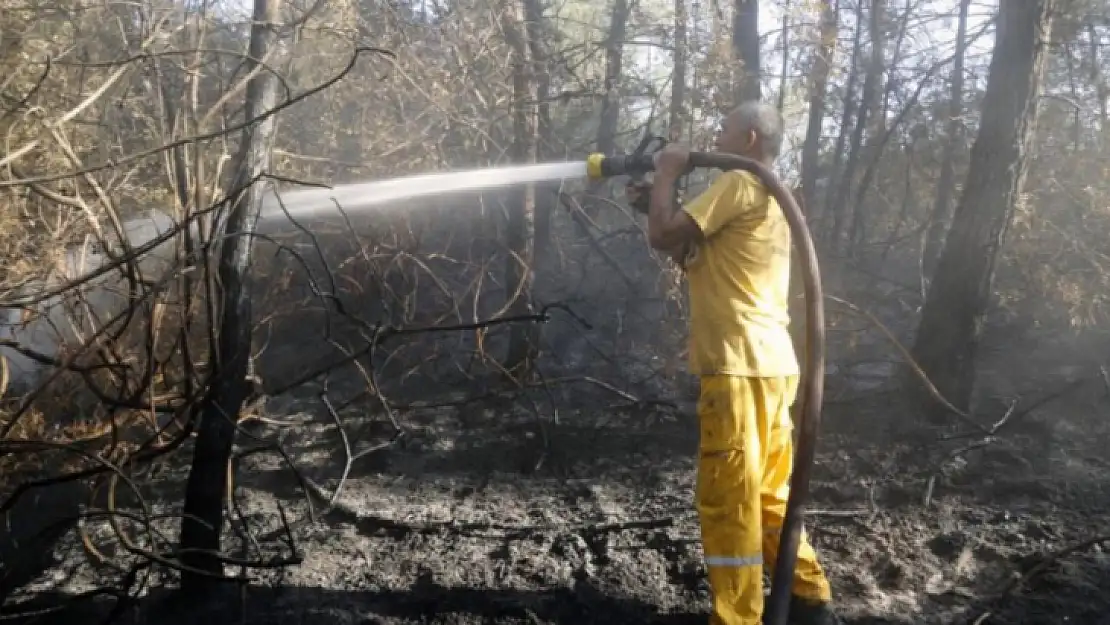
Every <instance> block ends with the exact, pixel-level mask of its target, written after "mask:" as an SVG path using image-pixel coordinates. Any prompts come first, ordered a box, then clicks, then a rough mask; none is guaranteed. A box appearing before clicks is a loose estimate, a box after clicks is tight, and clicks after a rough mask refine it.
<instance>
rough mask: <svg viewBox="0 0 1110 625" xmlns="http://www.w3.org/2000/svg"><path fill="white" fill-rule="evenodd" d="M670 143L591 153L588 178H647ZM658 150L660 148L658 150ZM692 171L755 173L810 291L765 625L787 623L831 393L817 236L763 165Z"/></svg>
mask: <svg viewBox="0 0 1110 625" xmlns="http://www.w3.org/2000/svg"><path fill="white" fill-rule="evenodd" d="M665 144H666V141H665V140H663V139H662V138H660V137H648V136H645V138H644V140H643V141H641V142H640V145H639V146H638V147H637V148H636V150H634V151H633V152H632V153H630V154H619V155H613V156H606V155H604V154H591V155H590V156H589V157H588V158H587V159H586V175H587V176H588V177H589V178H591V179H601V178H611V177H615V176H630V177H633V178H641V177H643V176H644V174H646V173H648V172H651V171H654V170H655V153H656V152H657V151H658V150H659V149H661V148H662V147H663V145H665ZM653 148H654V149H653ZM690 168H691V169H694V168H709V169H721V170H726V171H727V170H735V169H741V170H744V171H747V172H751V173H752V174H755V176H756V177H757V178H759V180H760V181H761V182H763V184H764V185H765V186H766V187H767V188H768V189H769V190H770V191H771V195H773V196H774V197H775V199H776V200H777V201H778V203H779V206H780V207H782V210H783V214H784V216H785V217H786V221H787V223H788V224H789V226H790V234H791V236H792V239H793V241H794V245H795V246H796V247H797V249H798V252H799V253H800V256H801V263H802V284H803V286H804V289H805V311H806V323H805V337H806V344H805V355H804V357H803V361H802V380H801V401H802V409H801V416H800V419H799V423H798V424H797V428H798V440H797V451H796V456H795V459H794V472H793V474H792V475H791V478H790V497H789V498H788V499H787V501H786V517H785V519H784V520H783V524H782V534H781V537H780V540H779V555H778V559H777V560H776V561H775V568H774V575H773V576H772V578H771V595H770V597H769V598H768V600H767V608H766V610H765V616H764V621H763V622H764V623H765V624H766V625H786V619H787V616H788V615H789V610H790V592H791V587H792V585H793V582H794V567H795V565H796V563H797V560H798V547H799V546H800V545H801V538H802V522H803V520H804V516H805V504H806V501H807V500H808V499H809V480H810V474H811V473H812V470H813V458H814V452H815V451H816V446H817V431H818V429H819V427H820V425H821V403H822V400H823V396H824V392H825V305H824V296H823V295H822V292H821V276H820V272H819V268H818V263H817V251H816V248H815V247H814V245H813V237H812V236H811V235H810V232H809V228H807V227H806V221H805V216H804V215H803V214H802V209H801V207H800V206H799V205H798V202H797V200H795V199H794V195H793V194H792V193H791V192H790V191H789V190H788V189H787V188H786V186H785V185H783V183H782V181H781V180H779V178H778V176H776V175H775V174H774V172H772V171H771V170H770V169H769V168H768V167H767V166H766V165H763V164H762V163H760V162H758V161H755V160H752V159H749V158H744V157H742V156H736V155H734V154H722V153H716V152H691V153H690Z"/></svg>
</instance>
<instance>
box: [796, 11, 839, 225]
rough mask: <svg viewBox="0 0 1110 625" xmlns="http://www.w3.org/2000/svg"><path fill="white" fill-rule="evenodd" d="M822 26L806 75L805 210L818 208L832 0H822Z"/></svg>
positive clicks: (832, 44) (833, 25)
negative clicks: (817, 192) (807, 85)
mask: <svg viewBox="0 0 1110 625" xmlns="http://www.w3.org/2000/svg"><path fill="white" fill-rule="evenodd" d="M820 11H821V17H820V21H821V26H820V30H819V32H818V37H819V39H818V41H817V45H816V46H815V50H814V54H813V68H812V69H811V70H810V74H809V120H808V122H807V124H806V138H805V143H804V144H803V145H802V197H803V199H805V205H806V209H807V210H809V211H813V210H814V209H816V207H817V199H816V198H815V197H814V195H815V193H816V190H817V177H818V171H819V168H820V164H819V160H820V154H821V152H820V150H821V134H822V131H823V126H824V123H825V97H826V92H827V91H828V85H829V69H830V68H831V67H832V58H833V54H835V53H836V36H837V15H836V8H835V7H834V6H833V0H821V8H820Z"/></svg>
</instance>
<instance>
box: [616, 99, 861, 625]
mask: <svg viewBox="0 0 1110 625" xmlns="http://www.w3.org/2000/svg"><path fill="white" fill-rule="evenodd" d="M782 134H783V123H782V118H781V116H780V115H779V113H778V111H777V110H775V109H774V108H773V107H770V106H767V105H765V104H761V103H758V102H747V103H744V104H741V105H740V106H739V107H737V108H736V109H735V110H733V111H732V112H731V113H730V114H729V115H728V116H727V118H726V119H725V121H724V123H723V125H722V127H721V130H720V133H719V135H718V137H717V142H716V147H717V149H718V150H719V151H720V152H724V153H729V154H736V155H739V156H745V157H748V158H751V159H754V160H757V161H759V162H761V163H764V164H766V165H768V166H770V165H771V164H772V163H773V162H774V160H775V158H777V157H778V155H779V151H780V149H781V146H782ZM689 154H690V152H689V150H688V149H687V148H685V147H682V146H678V145H673V144H672V145H669V146H667V147H665V148H664V149H663V150H661V151H660V152H659V153H658V154H657V155H656V160H655V175H654V181H653V183H651V184H648V183H644V182H632V183H630V184H629V186H628V187H627V188H626V192H627V194H628V198H629V200H630V201H631V202H632V203H637V202H641V201H642V200H643V198H644V196H645V195H646V196H647V198H648V211H647V212H648V239H649V243H650V244H651V246H652V247H653V248H655V249H657V250H661V251H664V252H666V253H668V254H670V255H671V257H672V258H674V259H676V261H678V262H679V264H680V265H681V266H682V267H683V269H684V271H685V273H686V277H687V280H688V283H689V290H690V338H689V358H690V371H691V373H693V374H695V375H697V376H700V384H701V395H700V397H699V399H698V407H697V412H698V420H699V421H700V429H701V436H700V444H699V451H698V475H697V487H696V494H695V499H696V505H697V509H698V516H699V518H700V521H701V531H702V543H703V547H704V551H705V563H706V568H707V569H708V571H709V585H710V587H711V589H712V595H713V605H712V611H711V613H710V617H709V622H710V624H711V625H758V624H759V623H761V622H762V616H763V565H764V563H765V562H766V563H768V564H771V563H773V562H774V561H775V558H776V557H777V552H778V542H779V534H780V531H781V529H782V524H783V517H784V514H785V510H786V503H787V498H788V496H789V493H790V485H789V482H790V473H791V468H792V464H793V454H794V450H793V440H792V429H793V426H792V423H791V418H790V406H791V404H793V402H794V398H795V394H796V393H797V388H798V378H799V367H798V361H797V357H796V355H795V353H794V346H793V343H792V341H791V336H790V333H789V329H788V326H789V313H788V309H787V302H788V288H789V282H790V243H791V242H790V231H789V228H788V224H787V222H786V219H785V218H784V216H783V213H782V210H781V209H780V207H779V205H778V203H777V202H776V201H775V199H774V198H773V197H771V195H770V194H769V193H768V190H767V189H766V188H765V187H764V185H763V183H761V182H760V181H759V179H758V178H756V177H755V176H754V175H753V174H750V173H748V172H744V171H727V172H724V173H722V174H721V175H720V176H719V177H718V178H717V179H716V180H715V181H714V182H713V184H712V186H710V188H709V189H708V190H706V191H705V192H704V193H702V194H701V195H699V196H698V197H696V198H694V199H693V200H692V201H691V202H689V203H688V204H687V205H686V206H684V207H682V209H681V210H678V209H677V207H676V206H675V201H674V198H675V185H676V183H677V180H678V179H679V178H680V177H681V176H682V175H684V174H685V173H686V171H687V170H688V168H689ZM830 601H831V592H830V588H829V582H828V580H827V579H826V577H825V574H824V571H823V570H822V569H821V565H820V564H819V563H818V561H817V554H816V552H815V551H814V549H813V547H812V546H811V545H810V544H809V542H808V540H805V538H804V535H803V540H802V542H801V547H800V549H799V551H798V560H797V566H796V569H795V574H794V582H793V589H792V600H791V605H790V617H791V618H790V621H791V622H792V623H796V624H797V625H835V624H837V623H839V622H840V621H839V619H838V618H837V617H836V615H835V614H834V613H833V611H832V610H831V608H830V607H829V603H830Z"/></svg>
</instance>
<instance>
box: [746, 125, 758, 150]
mask: <svg viewBox="0 0 1110 625" xmlns="http://www.w3.org/2000/svg"><path fill="white" fill-rule="evenodd" d="M757 140H759V134H758V133H756V131H755V129H754V128H749V129H748V145H747V146H745V147H746V148H748V149H751V148H753V147H755V142H756V141H757Z"/></svg>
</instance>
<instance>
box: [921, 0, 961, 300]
mask: <svg viewBox="0 0 1110 625" xmlns="http://www.w3.org/2000/svg"><path fill="white" fill-rule="evenodd" d="M970 6H971V0H961V2H960V16H959V22H958V23H957V25H956V58H955V61H954V65H953V67H952V91H951V95H950V96H949V107H950V108H949V112H948V125H947V128H946V131H945V134H946V135H948V136H947V137H945V139H946V140H947V143H946V144H945V145H944V155H943V156H942V157H941V160H940V178H939V179H938V180H937V201H936V204H935V205H934V206H933V211H932V214H931V215H930V218H929V229H928V231H927V234H926V235H925V251H924V252H923V254H924V256H923V262H922V264H923V267H924V273H925V277H926V279H928V278H929V277H930V276H931V275H932V273H933V269H934V268H935V267H936V262H937V258H938V257H939V256H940V246H941V244H942V243H943V242H944V234H945V232H947V231H948V222H949V221H950V220H951V219H952V207H951V204H952V192H953V191H954V189H953V187H954V186H955V185H954V182H955V166H954V165H953V161H955V160H956V150H957V148H958V147H959V145H960V144H961V143H962V142H963V128H964V123H963V119H962V118H963V114H964V101H963V98H964V57H966V56H967V11H968V8H969V7H970Z"/></svg>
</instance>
